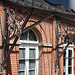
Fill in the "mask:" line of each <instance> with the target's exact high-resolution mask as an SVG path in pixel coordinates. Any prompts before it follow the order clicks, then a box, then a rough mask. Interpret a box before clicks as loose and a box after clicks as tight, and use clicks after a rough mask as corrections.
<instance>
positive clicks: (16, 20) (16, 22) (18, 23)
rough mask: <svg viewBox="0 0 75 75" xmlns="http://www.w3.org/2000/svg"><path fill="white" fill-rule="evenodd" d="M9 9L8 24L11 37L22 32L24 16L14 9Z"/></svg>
mask: <svg viewBox="0 0 75 75" xmlns="http://www.w3.org/2000/svg"><path fill="white" fill-rule="evenodd" d="M6 9H7V14H8V15H7V25H8V38H9V39H11V38H12V37H13V36H14V35H17V36H19V35H20V34H21V27H22V24H23V23H24V17H23V16H22V15H21V14H20V13H19V12H17V11H16V10H13V9H9V8H6Z"/></svg>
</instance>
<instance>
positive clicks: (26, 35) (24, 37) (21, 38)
mask: <svg viewBox="0 0 75 75" xmlns="http://www.w3.org/2000/svg"><path fill="white" fill-rule="evenodd" d="M27 37H28V31H27V32H25V33H23V34H22V35H21V37H20V40H27Z"/></svg>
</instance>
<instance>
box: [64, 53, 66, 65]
mask: <svg viewBox="0 0 75 75" xmlns="http://www.w3.org/2000/svg"><path fill="white" fill-rule="evenodd" d="M63 59H64V60H63V66H65V65H66V64H65V63H66V52H64V55H63Z"/></svg>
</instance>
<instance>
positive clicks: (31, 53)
mask: <svg viewBox="0 0 75 75" xmlns="http://www.w3.org/2000/svg"><path fill="white" fill-rule="evenodd" d="M29 58H35V49H29Z"/></svg>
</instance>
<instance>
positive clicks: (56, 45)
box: [55, 17, 58, 72]
mask: <svg viewBox="0 0 75 75" xmlns="http://www.w3.org/2000/svg"><path fill="white" fill-rule="evenodd" d="M55 34H56V41H55V72H56V70H57V62H56V61H57V54H58V20H57V17H56V30H55Z"/></svg>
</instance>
